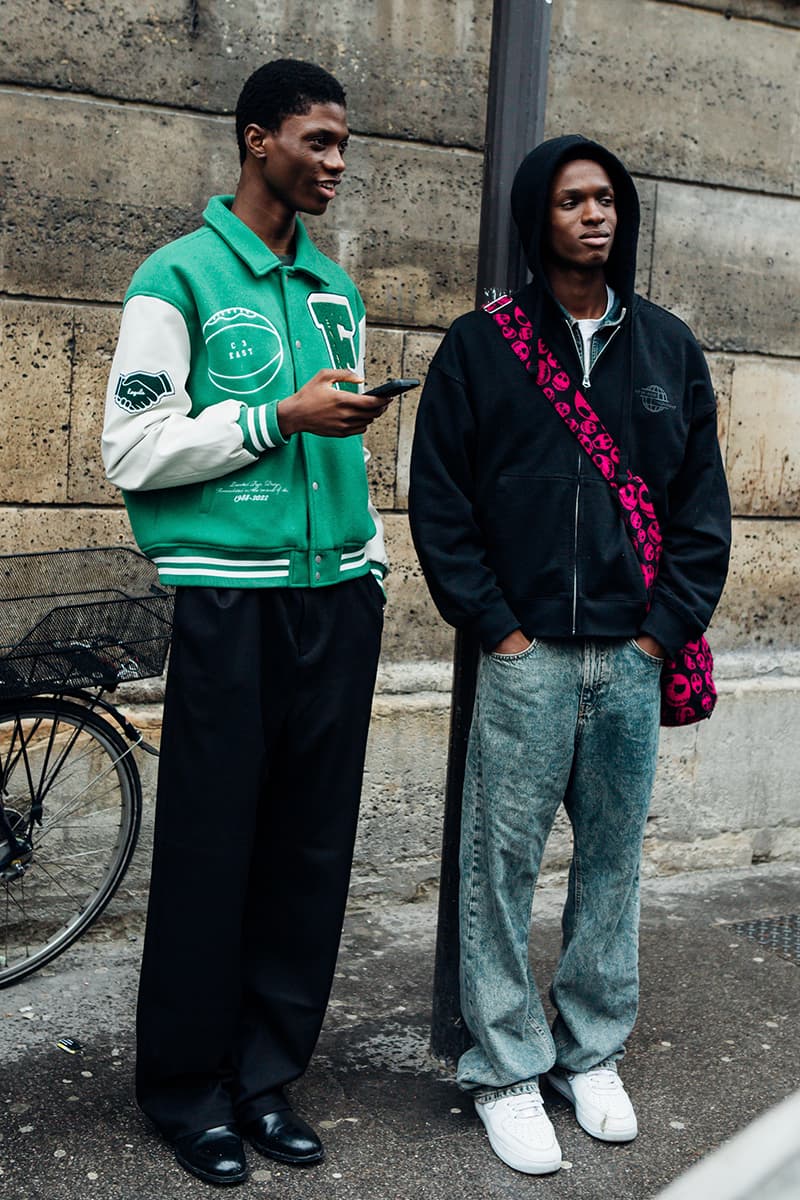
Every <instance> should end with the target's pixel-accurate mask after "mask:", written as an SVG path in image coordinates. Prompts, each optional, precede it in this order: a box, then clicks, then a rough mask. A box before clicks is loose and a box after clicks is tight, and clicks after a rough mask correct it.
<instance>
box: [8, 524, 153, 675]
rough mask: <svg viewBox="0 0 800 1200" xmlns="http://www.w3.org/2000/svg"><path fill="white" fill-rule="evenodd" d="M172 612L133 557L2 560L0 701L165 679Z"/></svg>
mask: <svg viewBox="0 0 800 1200" xmlns="http://www.w3.org/2000/svg"><path fill="white" fill-rule="evenodd" d="M172 606H173V595H172V593H171V591H170V590H168V589H167V588H165V587H163V585H161V584H159V582H158V573H157V571H156V569H155V567H154V566H153V564H152V563H151V562H150V560H149V559H147V558H145V557H144V555H143V554H139V553H138V552H137V551H136V550H130V549H127V548H126V547H121V546H107V547H101V548H98V549H88V548H85V549H79V550H48V551H42V552H39V553H33V554H3V555H0V698H3V697H10V696H22V695H31V694H35V693H37V692H43V691H57V690H59V689H65V688H80V687H93V686H99V687H103V688H105V689H107V690H109V691H111V690H113V688H115V687H116V686H117V684H118V683H122V682H125V681H127V680H131V679H148V678H150V677H152V676H156V675H160V674H161V673H162V671H163V670H164V663H165V661H166V657H167V650H168V648H169V639H170V633H171V630H172Z"/></svg>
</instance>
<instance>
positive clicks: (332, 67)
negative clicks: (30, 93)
mask: <svg viewBox="0 0 800 1200" xmlns="http://www.w3.org/2000/svg"><path fill="white" fill-rule="evenodd" d="M3 11H4V14H5V20H4V22H3V25H4V28H3V32H2V35H1V36H2V41H0V45H2V48H3V50H4V54H3V58H4V62H5V64H6V65H5V68H4V70H5V72H6V78H7V79H9V80H12V81H16V82H19V83H25V84H35V85H37V86H40V87H41V86H49V87H54V88H59V89H61V88H64V89H69V90H72V91H79V92H88V93H90V94H94V95H101V96H109V97H114V98H117V99H122V100H142V101H145V102H147V103H151V102H152V101H153V100H157V101H158V103H159V104H164V105H169V106H170V107H175V108H192V109H200V110H205V111H210V112H232V111H233V109H234V107H235V105H236V100H237V97H238V95H239V91H240V89H241V86H242V84H243V83H244V81H245V79H246V78H247V76H248V75H249V74H250V73H251V72H252V71H254V70H255V69H256V68H257V67H259V66H260V65H261V64H262V63H264V62H268V61H269V60H270V59H272V58H286V57H292V58H302V59H310V60H312V61H314V62H318V63H320V64H321V65H322V66H324V67H325V68H326V69H327V70H329V71H332V72H333V73H334V74H335V75H336V76H337V78H339V79H340V80H341V82H342V84H343V86H344V88H345V90H346V92H347V98H348V109H349V116H350V121H351V123H352V126H353V128H354V129H357V130H361V131H367V132H370V133H379V134H385V135H387V136H390V137H400V138H406V137H410V138H420V139H422V140H423V141H431V142H445V143H452V144H466V145H473V146H478V145H480V144H481V142H482V140H483V130H484V121H485V118H484V106H485V95H486V81H487V72H488V62H489V39H490V31H491V12H492V5H491V0H411V2H408V0H406V2H404V3H402V4H397V3H393V2H392V0H378V2H377V3H371V4H367V5H364V4H353V3H351V2H348V0H339V2H337V0H331V2H329V3H328V4H325V5H320V4H318V3H315V2H314V0H293V3H292V4H283V3H279V2H278V0H259V2H258V3H255V4H254V3H252V2H248V0H207V2H204V3H203V4H202V5H200V4H195V5H192V4H189V3H186V2H185V0H161V2H160V3H159V4H157V5H143V4H140V3H138V2H137V0H113V2H111V3H103V4H90V3H81V2H79V3H52V2H51V0H31V2H30V3H26V2H24V0H5V2H4V4H3ZM44 29H46V30H47V37H46V39H44V40H43V38H42V31H43V30H44ZM465 80H468V86H466V87H465V86H464V81H465Z"/></svg>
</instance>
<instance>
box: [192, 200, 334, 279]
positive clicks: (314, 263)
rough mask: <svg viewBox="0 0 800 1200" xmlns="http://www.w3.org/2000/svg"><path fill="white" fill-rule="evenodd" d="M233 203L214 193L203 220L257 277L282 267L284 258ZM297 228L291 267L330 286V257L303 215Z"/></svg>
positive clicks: (298, 220)
mask: <svg viewBox="0 0 800 1200" xmlns="http://www.w3.org/2000/svg"><path fill="white" fill-rule="evenodd" d="M232 203H233V196H212V197H211V199H210V200H209V202H208V205H207V207H206V211H205V212H204V213H203V221H204V222H205V224H206V225H208V226H209V227H210V228H211V229H213V230H214V232H215V233H216V234H218V235H219V236H220V237H221V238H222V240H223V241H224V242H225V243H226V244H227V245H228V246H230V248H231V250H232V251H233V252H234V254H236V255H238V257H239V258H241V260H242V262H244V263H245V264H246V265H247V267H248V268H249V269H250V270H251V271H252V273H253V274H254V275H255V276H256V277H257V278H261V277H262V276H264V275H268V274H269V272H270V271H273V270H274V269H275V268H276V267H280V266H282V263H281V260H280V259H279V258H278V256H277V255H276V254H273V253H272V251H271V250H270V248H269V246H267V245H266V244H265V243H264V242H262V240H261V238H260V237H259V236H258V235H257V234H255V233H253V231H252V229H249V228H248V226H247V225H245V223H244V221H240V220H239V218H238V217H237V216H235V215H234V214H233V213H232V212H231V204H232ZM296 228H297V232H296V234H295V258H294V263H293V264H292V267H291V270H293V271H305V272H306V274H308V275H312V276H313V277H314V279H318V280H319V282H320V283H321V284H323V285H325V286H326V287H327V285H328V284H329V282H330V279H329V275H328V270H327V259H326V258H325V256H324V255H323V254H321V253H320V252H319V250H318V249H317V248H316V246H315V245H314V243H313V242H312V240H311V238H310V237H309V236H308V234H307V233H306V229H305V226H304V225H303V222H302V221H301V220H300V218H299V217H297V227H296Z"/></svg>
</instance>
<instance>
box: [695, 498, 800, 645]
mask: <svg viewBox="0 0 800 1200" xmlns="http://www.w3.org/2000/svg"><path fill="white" fill-rule="evenodd" d="M798 629H800V521H796V520H795V521H789V520H785V521H758V520H756V521H754V520H748V519H747V518H744V517H740V518H738V519H737V520H734V522H733V546H732V551H731V569H730V574H729V576H728V582H727V584H726V586H725V591H724V593H723V595H722V600H721V601H720V605H719V608H718V609H717V611H716V613H715V614H714V619H713V621H712V623H711V633H710V635H709V640H710V641H711V645H712V647H713V648H714V649H715V650H717V649H719V650H723V649H725V650H728V649H738V648H742V649H744V648H747V647H769V646H774V647H776V648H781V647H783V648H786V649H789V648H791V647H792V646H797V642H798V633H797V631H798Z"/></svg>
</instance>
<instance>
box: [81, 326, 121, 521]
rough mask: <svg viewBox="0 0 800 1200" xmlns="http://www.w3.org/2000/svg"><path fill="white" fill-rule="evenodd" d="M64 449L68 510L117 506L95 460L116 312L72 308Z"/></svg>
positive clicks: (113, 490) (114, 491)
mask: <svg viewBox="0 0 800 1200" xmlns="http://www.w3.org/2000/svg"><path fill="white" fill-rule="evenodd" d="M72 312H73V315H74V328H75V343H74V350H73V368H72V406H71V410H70V411H71V414H72V415H71V427H72V434H71V437H70V443H69V501H70V503H71V504H121V503H122V500H121V497H120V493H119V490H118V489H117V488H115V487H114V486H113V485H112V484H110V483H109V482H108V480H107V479H106V477H105V472H104V470H103V462H102V459H101V457H100V437H101V435H102V432H103V412H104V409H105V401H106V384H107V383H108V375H109V371H110V370H111V360H112V358H113V357H114V350H115V347H116V343H117V334H118V333H119V320H120V312H119V309H117V308H116V307H115V308H90V307H88V306H87V305H80V306H76V307H75V308H73V310H72Z"/></svg>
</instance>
